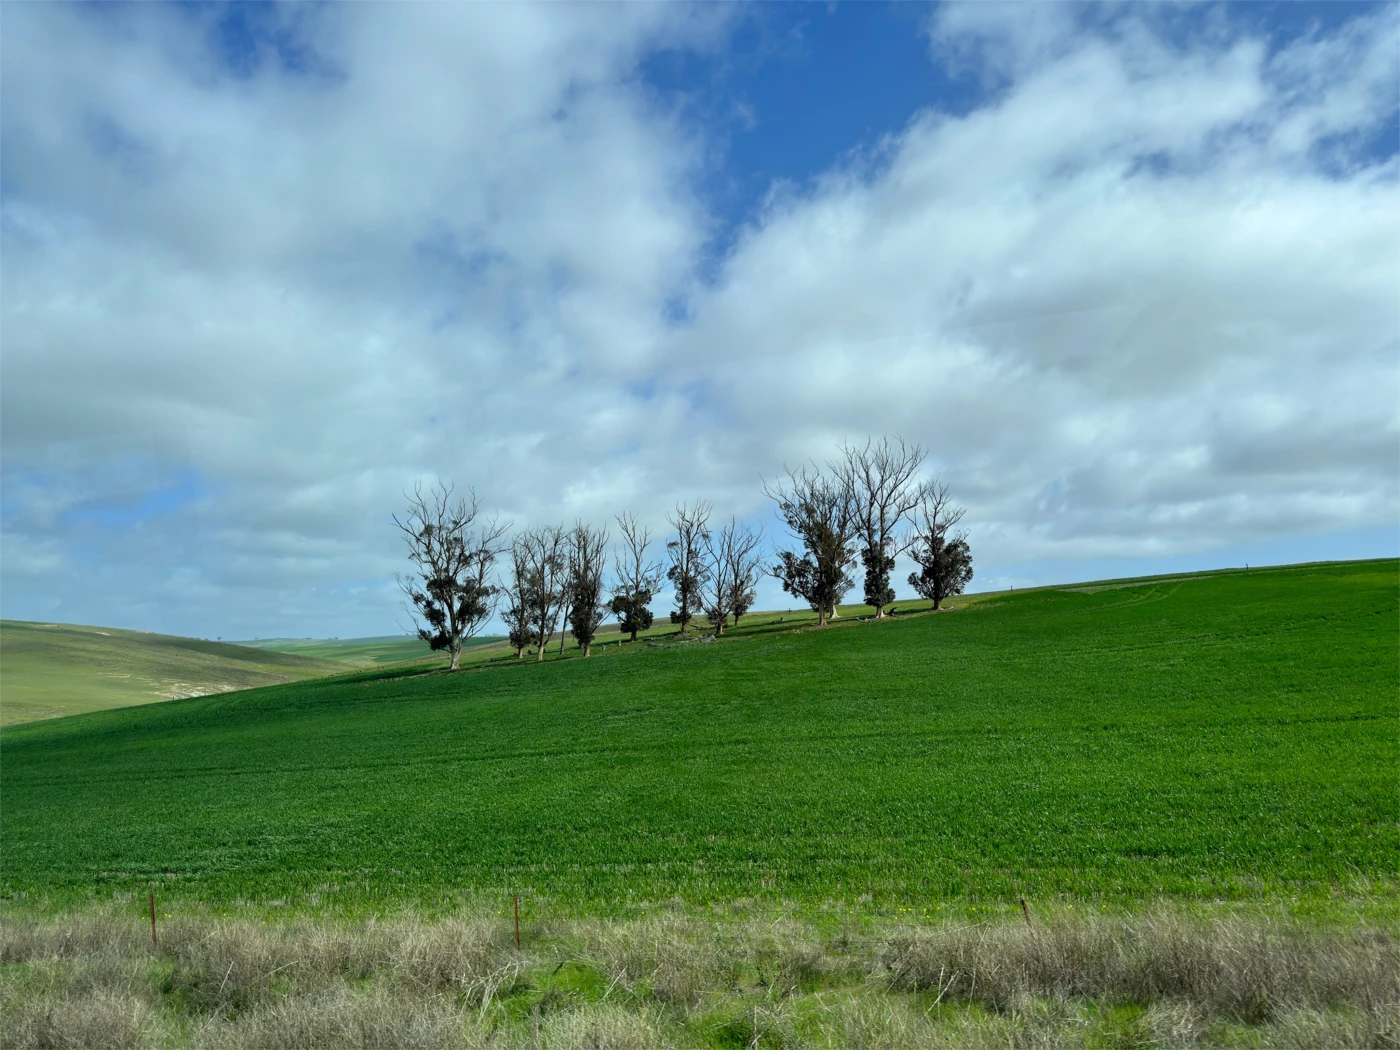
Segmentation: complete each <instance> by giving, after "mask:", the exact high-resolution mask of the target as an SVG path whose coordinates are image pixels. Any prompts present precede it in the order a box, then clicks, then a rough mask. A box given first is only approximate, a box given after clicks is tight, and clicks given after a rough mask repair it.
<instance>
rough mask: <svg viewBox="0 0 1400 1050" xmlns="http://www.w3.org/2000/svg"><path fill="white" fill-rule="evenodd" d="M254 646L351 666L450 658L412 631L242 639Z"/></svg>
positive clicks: (479, 640) (474, 642)
mask: <svg viewBox="0 0 1400 1050" xmlns="http://www.w3.org/2000/svg"><path fill="white" fill-rule="evenodd" d="M496 640H497V639H495V638H473V639H471V640H470V642H469V643H468V644H470V645H489V644H490V643H491V642H493V641H496ZM238 644H239V645H246V646H248V647H249V648H252V649H267V650H270V651H272V652H278V653H291V654H293V655H296V656H309V657H311V658H312V659H316V660H333V661H335V662H336V663H339V664H345V665H349V666H351V667H376V666H383V665H385V664H397V663H409V662H412V661H422V662H424V663H433V664H438V663H441V664H443V666H446V658H445V657H444V656H442V655H441V654H440V653H435V652H433V651H432V650H431V649H430V648H428V643H427V642H423V641H419V640H418V639H417V638H415V637H413V636H412V635H386V636H384V637H382V638H258V639H255V640H253V641H248V642H239V643H238Z"/></svg>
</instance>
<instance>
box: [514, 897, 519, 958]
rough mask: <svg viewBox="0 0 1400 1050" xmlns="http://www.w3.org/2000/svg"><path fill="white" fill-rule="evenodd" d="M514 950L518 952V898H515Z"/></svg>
mask: <svg viewBox="0 0 1400 1050" xmlns="http://www.w3.org/2000/svg"><path fill="white" fill-rule="evenodd" d="M515 950H516V951H519V950H520V897H519V895H518V894H517V895H516V898H515Z"/></svg>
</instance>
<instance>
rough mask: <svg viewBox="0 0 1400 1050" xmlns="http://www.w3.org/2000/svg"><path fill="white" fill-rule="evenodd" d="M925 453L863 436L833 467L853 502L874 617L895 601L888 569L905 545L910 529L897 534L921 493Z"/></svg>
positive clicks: (844, 450) (844, 449)
mask: <svg viewBox="0 0 1400 1050" xmlns="http://www.w3.org/2000/svg"><path fill="white" fill-rule="evenodd" d="M927 455H928V453H927V452H925V451H924V449H923V448H922V447H920V446H919V445H917V444H915V445H906V444H905V443H904V439H903V438H901V437H896V438H895V439H894V440H893V441H891V440H890V439H889V438H888V437H882V438H880V440H879V441H875V440H873V439H867V440H866V442H865V444H864V445H846V446H843V447H842V449H841V458H840V459H839V460H838V461H837V462H836V463H835V464H834V465H833V469H834V470H835V471H836V472H838V473H839V474H840V475H841V477H842V478H843V480H844V482H845V484H846V485H847V486H848V487H849V488H850V490H851V493H852V497H853V500H854V504H855V520H856V532H857V535H858V536H859V543H860V560H861V563H862V564H863V565H864V566H865V603H866V604H867V605H871V606H874V608H875V618H876V619H884V618H885V606H887V605H889V604H890V603H891V602H892V601H894V589H893V588H892V587H891V586H890V573H891V572H892V571H893V570H894V566H895V559H896V558H898V557H899V556H900V555H901V554H903V553H904V552H905V551H906V550H908V549H909V546H910V545H911V544H912V543H913V542H914V534H913V533H912V531H911V532H910V533H905V534H901V533H900V531H899V528H900V525H901V524H902V523H903V522H905V521H907V520H909V518H910V516H911V515H912V514H913V512H914V510H915V509H916V508H917V507H918V506H919V502H920V500H921V499H922V498H923V496H924V487H925V486H924V485H923V484H922V483H921V482H920V481H919V478H918V473H919V467H920V466H922V465H923V462H924V458H925V457H926V456H927Z"/></svg>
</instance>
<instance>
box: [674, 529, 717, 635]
mask: <svg viewBox="0 0 1400 1050" xmlns="http://www.w3.org/2000/svg"><path fill="white" fill-rule="evenodd" d="M666 520H667V521H668V522H670V524H671V528H673V529H675V530H676V538H675V539H673V540H671V541H670V542H669V543H667V544H666V554H667V555H668V556H669V557H670V559H671V567H670V568H669V569H668V570H667V571H666V578H667V579H669V580H670V581H671V585H672V586H673V587H675V590H676V607H675V609H674V610H672V612H671V622H672V623H678V624H680V625H681V634H685V630H686V628H687V627H688V626H690V621H691V620H693V619H694V618H695V617H696V616H697V615H698V614H699V613H701V612H703V611H704V609H703V608H702V602H701V594H700V592H701V588H702V587H703V586H704V584H705V577H706V572H707V567H706V565H705V537H706V534H707V532H708V528H707V525H708V523H709V520H710V505H709V504H708V503H705V502H697V503H695V504H693V505H687V504H684V503H682V504H679V505H677V507H676V513H675V515H674V516H668V517H667V518H666Z"/></svg>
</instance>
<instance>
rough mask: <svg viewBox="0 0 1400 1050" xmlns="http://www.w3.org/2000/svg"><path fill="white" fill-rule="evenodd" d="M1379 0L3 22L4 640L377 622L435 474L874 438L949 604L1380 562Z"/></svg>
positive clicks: (567, 485)
mask: <svg viewBox="0 0 1400 1050" xmlns="http://www.w3.org/2000/svg"><path fill="white" fill-rule="evenodd" d="M1397 10H1400V9H1397V7H1396V6H1395V5H1393V4H1392V5H1383V4H1367V3H1348V4H1341V3H1336V4H1303V3H1298V4H1240V5H1232V6H1220V5H1212V4H1196V5H1148V4H1124V5H1095V6H1082V7H1076V6H1071V5H1064V4H1057V5H1035V4H1029V5H1017V4H995V5H986V4H969V5H916V4H897V5H882V4H831V5H828V4H801V5H799V4H787V5H750V6H730V5H725V6H720V5H708V6H696V7H690V6H686V5H681V4H667V5H645V4H632V5H625V6H609V5H601V4H599V5H563V6H558V5H544V6H532V5H508V6H507V5H446V4H444V5H421V6H412V7H410V6H403V5H386V4H364V5H288V6H282V5H261V4H259V5H253V4H229V5H219V4H209V5H206V4H198V5H171V6H162V5H156V4H149V5H128V6H112V5H95V6H75V5H64V6H41V5H24V6H20V5H8V6H6V7H5V8H4V9H3V10H0V29H3V34H0V50H2V52H3V53H0V58H3V64H2V65H3V78H4V79H3V84H0V88H3V91H2V92H0V131H2V132H3V149H2V150H0V191H2V193H3V200H0V251H3V260H4V276H5V280H4V282H3V284H0V380H3V382H0V409H3V415H0V438H3V448H2V449H0V457H3V458H2V459H0V489H3V491H2V492H0V528H2V529H3V544H0V572H2V573H3V588H0V607H2V608H3V614H4V615H5V616H7V617H17V618H43V619H48V620H68V621H75V622H87V623H101V624H110V625H114V626H126V627H138V628H145V629H156V630H166V631H172V632H175V633H192V634H199V635H206V636H211V637H212V636H223V637H226V638H227V637H238V636H246V637H251V636H259V635H261V636H268V635H279V634H280V635H288V634H296V635H338V636H341V637H345V636H352V635H356V634H363V635H373V634H383V633H386V632H389V631H392V630H394V629H395V628H396V627H397V626H400V625H404V624H406V622H407V620H406V617H405V615H404V614H403V612H402V610H401V608H400V601H399V599H398V597H397V596H396V594H395V591H394V586H393V573H394V572H395V571H396V570H397V569H398V568H399V567H400V562H401V554H400V552H399V550H398V548H397V542H396V539H395V537H394V535H393V532H392V529H391V527H390V525H389V515H390V513H392V512H393V511H394V510H395V509H397V507H398V504H399V502H401V496H400V493H401V492H402V491H403V489H404V488H406V487H408V486H410V485H411V484H412V483H413V482H414V481H415V480H419V479H430V478H434V477H438V476H443V477H451V478H453V479H455V480H456V481H457V482H458V483H459V484H462V485H473V486H475V488H476V490H477V492H478V494H479V495H480V496H481V498H482V500H483V502H484V503H485V505H487V506H488V507H490V508H492V509H493V510H495V511H498V512H499V513H501V514H502V515H504V516H506V517H509V518H510V519H512V520H513V521H515V522H517V523H518V524H521V525H524V524H534V523H540V522H546V521H572V520H573V519H574V518H576V517H585V518H589V519H591V520H595V521H604V520H607V519H609V518H610V517H611V516H612V515H613V514H616V513H619V512H621V511H623V510H630V511H633V512H635V513H637V514H639V515H640V516H642V517H643V518H644V519H645V520H648V521H650V522H652V523H654V524H655V525H656V526H657V527H658V529H659V528H661V527H662V523H663V520H664V515H665V513H666V511H667V510H668V509H669V508H670V507H672V506H674V504H675V502H676V501H678V500H682V499H694V498H704V499H708V500H710V501H711V502H713V503H714V505H715V507H716V511H717V512H718V513H720V514H722V515H726V516H727V515H729V514H735V515H737V516H740V517H744V518H747V519H750V520H753V521H755V522H761V523H764V524H766V526H767V527H768V530H769V533H770V535H772V536H773V537H774V538H775V539H779V538H780V530H778V529H777V528H776V526H775V524H774V523H773V521H772V516H771V512H770V510H769V508H768V507H766V506H765V504H764V501H763V499H762V496H761V490H760V479H761V478H762V477H765V476H767V477H771V476H772V475H773V474H774V473H775V472H776V471H777V470H779V469H780V468H781V466H782V465H783V463H784V462H797V461H801V460H803V459H808V458H815V459H818V460H821V459H823V458H825V457H827V456H830V455H831V454H833V453H834V451H835V450H836V449H837V448H838V447H839V445H840V444H841V443H842V442H843V441H850V440H861V439H863V438H864V437H865V436H866V435H868V434H877V435H878V434H880V433H899V434H902V435H904V436H905V437H906V438H908V439H910V440H913V441H918V442H920V443H921V444H923V445H924V446H925V447H926V448H927V449H928V450H929V452H930V455H929V462H928V466H929V470H930V471H931V472H933V471H936V472H939V473H940V474H941V475H942V476H943V478H944V479H945V480H947V481H948V482H949V483H950V484H951V485H952V486H953V487H954V490H955V492H956V493H957V494H958V495H959V497H960V498H961V499H962V501H963V502H964V504H965V505H966V506H967V508H968V518H967V523H968V524H969V526H970V528H971V531H972V542H973V547H974V551H975V554H976V557H977V565H978V574H977V577H976V579H975V581H974V587H999V586H1004V585H1008V584H1012V583H1015V584H1017V585H1026V584H1031V583H1039V582H1050V581H1056V580H1072V579H1084V578H1093V577H1098V576H1104V575H1123V574H1128V573H1137V572H1144V573H1145V572H1153V571H1179V570H1184V569H1192V568H1209V567H1217V566H1220V565H1227V564H1239V563H1243V562H1246V561H1248V562H1251V563H1256V564H1257V563H1267V562H1279V561H1295V560H1312V559H1317V558H1329V557H1363V556H1382V555H1384V556H1394V555H1396V554H1397V553H1400V528H1398V527H1397V510H1398V509H1400V484H1397V469H1396V468H1397V463H1400V457H1397V453H1400V436H1398V435H1400V423H1398V422H1397V412H1396V405H1397V404H1400V398H1398V397H1397V395H1400V370H1398V369H1397V351H1398V350H1400V324H1397V319H1398V318H1400V312H1398V311H1397V310H1396V288H1397V286H1400V281H1398V280H1397V279H1400V249H1398V248H1397V245H1400V236H1397V234H1400V218H1397V217H1398V216H1400V208H1397V204H1398V203H1400V201H1397V154H1398V153H1400V118H1398V117H1397V112H1400V99H1397V89H1396V84H1397V83H1400V75H1397V74H1400V62H1397V54H1400V49H1397V47H1396V45H1397V43H1400V32H1398V30H1397V26H1398V25H1400V19H1398V18H1397ZM762 600H763V601H766V602H768V603H771V604H774V605H780V606H784V607H785V605H786V602H787V599H786V598H785V597H783V596H781V595H780V594H779V592H778V591H777V590H776V588H775V587H773V586H772V585H768V586H767V589H766V590H765V592H764V593H763V596H762Z"/></svg>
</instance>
